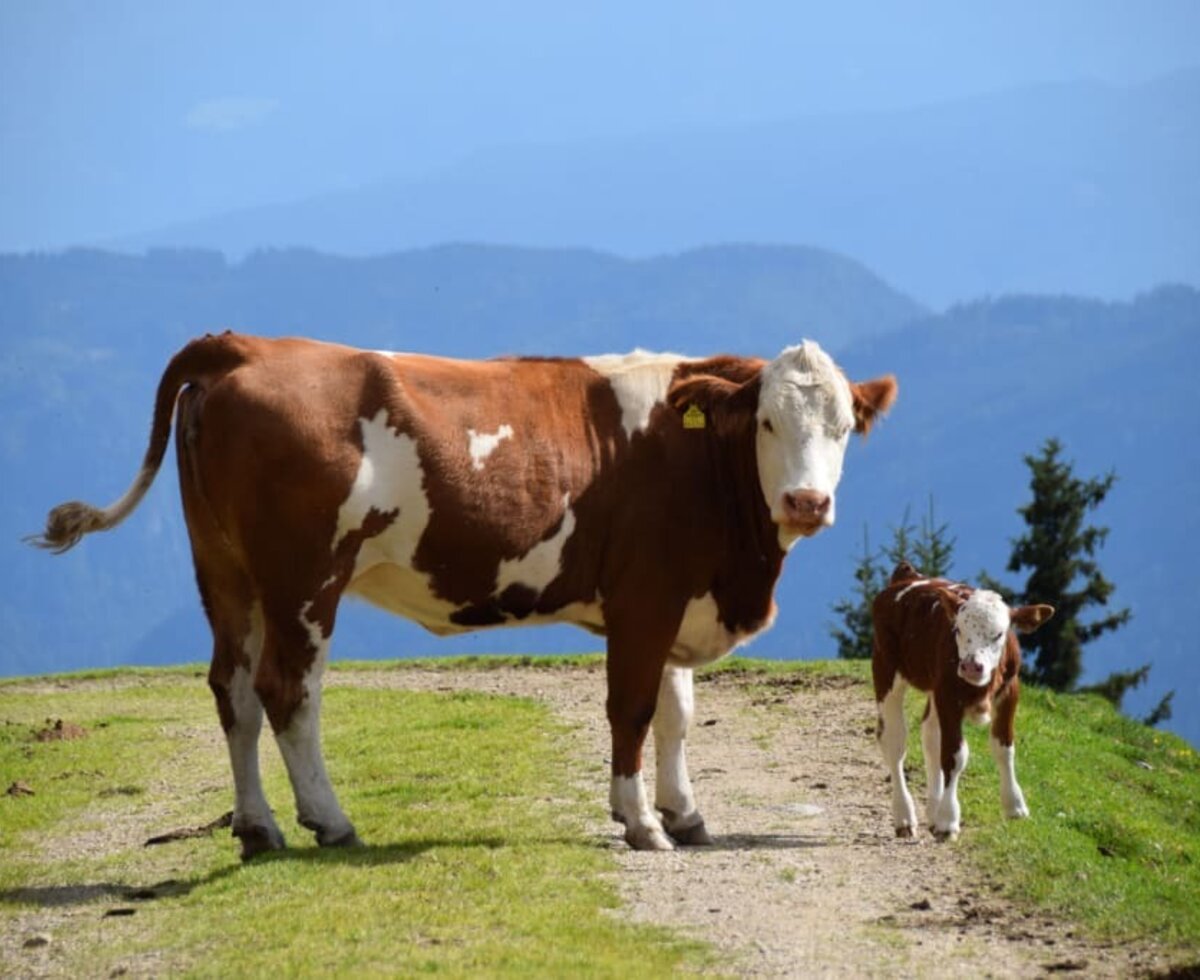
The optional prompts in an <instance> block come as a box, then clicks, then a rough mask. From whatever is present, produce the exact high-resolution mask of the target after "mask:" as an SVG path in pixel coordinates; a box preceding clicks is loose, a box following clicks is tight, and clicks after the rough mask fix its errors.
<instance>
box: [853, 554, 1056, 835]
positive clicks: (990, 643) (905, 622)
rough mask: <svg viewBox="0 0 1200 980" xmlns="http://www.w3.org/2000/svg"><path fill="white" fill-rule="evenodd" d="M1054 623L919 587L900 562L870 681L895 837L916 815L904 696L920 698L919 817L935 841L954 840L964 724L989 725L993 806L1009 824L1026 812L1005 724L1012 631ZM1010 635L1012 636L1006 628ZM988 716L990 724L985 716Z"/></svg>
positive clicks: (948, 589) (877, 624)
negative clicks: (922, 800)
mask: <svg viewBox="0 0 1200 980" xmlns="http://www.w3.org/2000/svg"><path fill="white" fill-rule="evenodd" d="M1052 615H1054V608H1053V607H1052V606H1045V605H1037V606H1021V607H1020V608H1017V609H1009V608H1008V606H1006V605H1005V604H1004V600H1003V599H1001V598H1000V596H999V595H997V594H996V593H995V592H990V591H988V590H986V589H972V588H971V587H970V586H967V585H963V584H962V583H960V582H952V581H949V580H948V579H943V578H933V579H930V578H923V577H922V576H921V575H920V573H919V572H917V570H916V569H915V568H913V566H912V565H910V564H909V563H908V562H901V563H900V564H899V565H897V566H896V570H895V571H894V572H892V577H891V580H890V582H889V583H888V585H887V587H886V588H884V589H883V590H882V591H881V592H880V593H879V595H877V596H876V597H875V601H874V603H873V605H872V621H873V623H874V628H875V644H874V654H873V659H872V664H871V666H872V673H873V675H874V679H875V700H876V702H877V705H878V709H879V728H878V731H877V736H878V738H879V747H880V750H881V751H882V753H883V762H884V766H885V767H886V768H887V771H888V775H889V776H890V777H891V781H892V820H893V823H894V824H895V827H896V836H897V837H911V836H913V833H914V831H915V830H916V826H917V815H916V810H915V809H914V807H913V799H912V796H911V795H910V794H909V792H908V786H907V784H906V782H905V779H904V756H905V752H906V743H907V741H908V726H907V724H906V722H905V719H904V692H905V691H906V690H907V688H908V687H909V685H911V686H913V687H915V688H916V689H917V690H919V691H924V692H925V693H927V694H928V695H929V699H928V701H927V702H926V704H925V715H924V718H923V719H922V721H921V744H922V746H923V748H924V750H925V774H926V791H927V794H928V796H927V799H928V810H927V813H926V817H927V819H928V821H929V825H930V827H931V829H932V830H933V832H934V834H936V835H937V836H939V837H954V836H956V835H957V834H958V832H959V827H960V811H959V805H958V778H959V776H961V775H962V771H963V770H964V769H965V768H966V766H967V754H968V750H967V743H966V742H965V741H963V732H962V724H963V718H964V717H967V718H970V719H971V720H972V721H976V722H978V723H980V724H985V723H986V722H987V721H988V720H989V719H991V721H992V734H991V746H992V756H993V758H995V760H996V767H997V768H998V769H999V770H1000V805H1001V807H1002V809H1003V810H1004V814H1005V816H1008V817H1027V816H1029V808H1028V807H1027V806H1026V805H1025V796H1024V794H1022V792H1021V787H1020V786H1019V785H1018V784H1017V776H1016V770H1015V768H1014V748H1013V739H1014V722H1015V719H1016V714H1017V701H1018V699H1019V697H1020V691H1021V680H1020V671H1021V647H1020V645H1019V644H1018V643H1017V638H1016V636H1015V635H1014V634H1013V632H1012V630H1017V631H1018V632H1021V633H1029V632H1032V631H1033V630H1035V629H1037V628H1038V627H1039V626H1040V625H1041V624H1042V623H1044V622H1045V621H1046V620H1048V619H1049V618H1050V617H1051V616H1052ZM1010 627H1011V629H1010ZM993 711H994V712H995V717H994V718H992V712H993Z"/></svg>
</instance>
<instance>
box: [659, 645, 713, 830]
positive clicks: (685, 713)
mask: <svg viewBox="0 0 1200 980" xmlns="http://www.w3.org/2000/svg"><path fill="white" fill-rule="evenodd" d="M694 703H695V702H694V699H693V695H692V672H691V671H690V670H687V669H686V668H683V667H671V666H668V667H667V668H666V670H664V671H663V677H662V683H661V684H660V686H659V689H658V706H657V707H656V708H655V710H654V756H655V803H656V805H657V807H658V811H659V813H661V814H662V822H663V827H664V828H665V829H666V831H667V833H668V834H670V835H671V837H672V838H674V839H675V840H676V841H677V842H678V843H680V844H711V843H712V838H711V837H710V836H709V835H708V831H707V830H706V829H705V827H704V818H703V817H702V816H700V811H699V810H697V809H696V799H695V797H694V796H693V794H692V781H691V780H690V779H689V778H688V770H687V757H686V754H685V752H684V740H685V739H686V738H687V731H688V726H690V725H691V722H692V715H693V713H694V711H695V707H694Z"/></svg>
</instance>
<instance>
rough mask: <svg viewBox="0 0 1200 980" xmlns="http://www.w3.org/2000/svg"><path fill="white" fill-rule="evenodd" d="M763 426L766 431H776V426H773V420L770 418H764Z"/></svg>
mask: <svg viewBox="0 0 1200 980" xmlns="http://www.w3.org/2000/svg"><path fill="white" fill-rule="evenodd" d="M762 427H763V430H764V431H766V432H774V431H775V426H773V425H772V424H771V420H770V419H763V420H762Z"/></svg>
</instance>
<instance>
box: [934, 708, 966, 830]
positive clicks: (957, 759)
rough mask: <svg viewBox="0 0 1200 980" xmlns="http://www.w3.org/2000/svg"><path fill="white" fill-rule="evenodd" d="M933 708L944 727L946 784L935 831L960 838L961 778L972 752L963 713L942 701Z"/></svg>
mask: <svg viewBox="0 0 1200 980" xmlns="http://www.w3.org/2000/svg"><path fill="white" fill-rule="evenodd" d="M946 700H950V699H946ZM934 710H936V711H937V712H938V726H939V728H940V729H941V741H942V754H941V768H942V777H943V778H944V780H945V784H946V785H945V789H944V790H943V791H942V798H941V800H939V801H938V805H937V809H936V810H935V811H934V815H933V833H934V835H935V836H937V837H940V838H943V839H946V838H954V837H957V836H958V832H959V830H960V829H961V811H960V809H959V806H958V777H959V776H961V775H962V772H963V770H964V769H966V767H967V758H968V757H969V755H970V752H969V750H968V747H967V743H966V740H965V739H964V738H963V734H962V715H961V714H957V715H955V713H954V712H953V711H952V710H951V709H947V708H945V707H944V706H943V704H942V702H941V701H935V704H934Z"/></svg>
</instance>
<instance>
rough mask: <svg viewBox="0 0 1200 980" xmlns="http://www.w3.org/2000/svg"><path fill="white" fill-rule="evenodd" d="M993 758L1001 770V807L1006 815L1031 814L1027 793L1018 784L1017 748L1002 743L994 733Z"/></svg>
mask: <svg viewBox="0 0 1200 980" xmlns="http://www.w3.org/2000/svg"><path fill="white" fill-rule="evenodd" d="M990 741H991V747H992V758H993V759H995V760H996V768H997V769H998V770H1000V808H1001V809H1002V810H1003V811H1004V815H1005V816H1006V817H1011V818H1013V819H1020V818H1023V817H1027V816H1029V807H1028V806H1027V805H1026V803H1025V794H1024V793H1022V792H1021V787H1020V786H1019V785H1018V784H1017V770H1016V748H1015V746H1012V745H1002V744H1001V742H1000V740H999V739H998V738H996V737H995V736H994V735H993V736H992V738H991V740H990Z"/></svg>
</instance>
